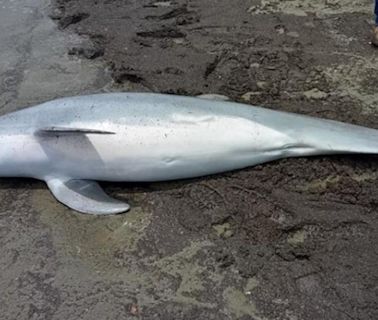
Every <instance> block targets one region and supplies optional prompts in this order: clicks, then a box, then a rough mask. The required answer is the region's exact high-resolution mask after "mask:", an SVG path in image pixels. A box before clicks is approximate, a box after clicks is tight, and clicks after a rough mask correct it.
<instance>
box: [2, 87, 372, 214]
mask: <svg viewBox="0 0 378 320" xmlns="http://www.w3.org/2000/svg"><path fill="white" fill-rule="evenodd" d="M213 98H214V99H213ZM221 99H222V97H219V96H216V95H215V96H211V95H210V96H209V95H206V96H203V97H186V96H175V95H166V94H154V93H108V94H94V95H85V96H77V97H68V98H61V99H57V100H53V101H49V102H45V103H42V104H40V105H37V106H34V107H29V108H26V109H22V110H20V111H16V112H13V113H9V114H6V115H3V116H1V117H0V176H2V177H30V178H36V179H40V180H43V181H45V182H46V183H47V185H48V187H49V189H50V191H51V192H52V194H53V195H54V196H55V197H56V199H57V200H59V201H60V202H62V203H63V204H65V205H66V206H68V207H70V208H72V209H73V210H76V211H79V212H83V213H89V214H97V215H99V214H117V213H121V212H125V211H127V210H128V209H129V208H130V206H129V205H128V204H127V203H124V202H121V201H119V200H116V199H113V198H111V197H109V196H108V195H107V194H106V193H105V192H104V191H103V190H102V189H101V187H100V186H99V184H98V183H97V182H96V181H134V182H136V181H166V180H174V179H185V178H192V177H199V176H204V175H210V174H215V173H220V172H225V171H229V170H235V169H241V168H245V167H249V166H254V165H257V164H261V163H264V162H268V161H273V160H277V159H281V158H287V157H303V156H315V155H321V154H338V153H363V154H365V153H366V154H375V153H378V130H375V129H369V128H365V127H361V126H356V125H352V124H346V123H342V122H337V121H331V120H324V119H319V118H314V117H309V116H304V115H299V114H294V113H287V112H281V111H274V110H270V109H266V108H261V107H255V106H250V105H246V104H240V103H235V102H229V101H223V100H221Z"/></svg>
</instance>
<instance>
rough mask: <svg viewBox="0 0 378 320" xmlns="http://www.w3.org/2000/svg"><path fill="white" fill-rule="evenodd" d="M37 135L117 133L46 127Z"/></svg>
mask: <svg viewBox="0 0 378 320" xmlns="http://www.w3.org/2000/svg"><path fill="white" fill-rule="evenodd" d="M36 133H37V134H40V135H48V134H53V135H60V134H75V133H78V134H115V132H111V131H104V130H98V129H85V128H67V127H46V128H42V129H39V130H38V131H37V132H36Z"/></svg>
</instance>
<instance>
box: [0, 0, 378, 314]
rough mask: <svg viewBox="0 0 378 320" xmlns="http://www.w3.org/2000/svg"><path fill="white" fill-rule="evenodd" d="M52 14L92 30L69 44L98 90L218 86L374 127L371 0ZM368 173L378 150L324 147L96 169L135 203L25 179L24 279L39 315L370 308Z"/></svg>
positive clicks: (376, 249) (373, 219)
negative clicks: (126, 172)
mask: <svg viewBox="0 0 378 320" xmlns="http://www.w3.org/2000/svg"><path fill="white" fill-rule="evenodd" d="M50 16H51V18H52V19H53V20H54V21H55V22H56V24H57V25H58V26H59V28H60V29H61V32H74V33H76V34H78V35H80V36H82V37H84V38H87V39H88V41H87V42H85V45H82V46H73V47H71V48H70V49H69V50H68V54H69V55H71V56H72V59H77V58H80V59H89V60H96V61H97V60H99V61H103V62H104V63H106V64H107V66H108V69H109V72H110V75H111V77H112V79H113V84H112V85H111V86H110V87H108V88H107V90H109V91H152V92H165V93H172V94H184V95H198V94H202V93H219V94H223V95H227V96H229V97H230V98H231V99H232V100H234V101H240V102H245V103H249V104H252V105H261V106H265V107H267V108H272V109H277V110H286V111H292V112H298V113H302V114H308V115H313V116H319V117H323V118H328V119H334V120H340V121H346V122H350V123H355V124H360V125H365V126H369V127H373V128H378V111H377V107H378V104H377V102H378V93H377V91H376V88H377V83H378V72H377V71H378V56H377V54H378V51H376V50H374V49H373V48H371V47H370V46H369V45H368V41H369V31H370V29H369V28H370V26H369V23H370V22H371V19H372V3H371V2H370V1H362V0H359V1H353V0H333V1H318V2H316V3H314V1H309V0H306V1H300V0H298V1H278V0H270V1H268V0H261V1H253V0H251V1H244V0H243V1H242V0H234V1H229V0H211V1H200V0H187V1H184V0H177V1H159V2H154V1H147V0H142V1H125V0H98V1H93V0H81V1H69V0H57V1H55V4H54V7H53V8H52V9H51V14H50ZM377 178H378V157H374V156H333V157H314V158H305V159H287V160H281V161H277V162H273V163H269V164H264V165H261V166H257V167H254V168H250V169H246V170H241V171H238V172H232V173H227V174H222V175H215V176H211V177H206V178H201V179H194V180H187V181H178V182H170V183H154V184H140V185H135V184H104V186H105V189H106V191H107V192H109V193H110V194H112V195H113V196H115V197H117V198H120V199H122V198H125V199H127V200H128V201H129V202H130V203H131V205H132V207H133V209H132V210H131V211H130V212H129V213H127V214H125V215H119V216H115V217H111V218H109V217H105V218H101V217H100V218H94V217H90V216H84V215H79V214H75V213H73V212H71V211H70V210H68V209H67V208H65V207H63V206H62V205H60V204H58V203H56V201H55V200H54V199H53V198H52V197H51V196H50V195H49V193H48V192H47V191H46V190H44V186H43V185H42V184H39V183H32V182H25V183H30V186H31V187H33V188H36V189H38V190H37V192H35V193H34V194H33V196H32V197H31V199H29V200H30V201H31V202H32V206H33V208H34V209H33V210H34V211H36V212H38V213H39V215H38V219H41V221H42V223H43V225H45V226H46V228H48V230H49V231H48V235H47V236H46V237H47V238H48V239H49V241H50V242H49V246H51V248H53V250H52V249H46V257H45V260H43V262H41V263H46V261H47V263H48V264H50V267H49V268H50V269H49V270H50V273H49V276H46V277H47V278H43V275H42V273H38V278H36V276H34V278H33V276H30V277H27V279H28V280H25V281H29V282H30V283H34V285H35V288H36V290H37V292H40V294H42V298H41V299H42V300H38V301H42V302H43V303H44V308H47V311H46V312H47V313H46V312H45V313H43V312H40V313H39V316H38V317H36V318H35V319H63V318H67V317H68V318H70V319H78V318H81V319H93V317H96V316H99V317H100V318H101V319H121V318H122V319H164V320H168V319H175V320H178V319H185V320H188V319H217V320H220V319H244V320H246V319H256V320H260V319H266V320H268V319H269V320H273V319H280V320H281V319H282V320H283V319H285V320H286V319H287V320H301V319H303V320H307V319H318V320H320V319H340V320H341V319H345V320H350V319H364V320H365V319H366V320H368V319H378V304H377V301H378V181H377ZM9 183H10V184H12V183H13V182H9ZM14 192H17V190H16V191H14ZM4 201H5V200H4ZM33 210H30V212H29V214H28V215H27V217H28V218H24V219H30V220H31V221H32V220H33V219H36V217H35V212H34V211H33ZM33 212H34V214H33ZM25 232H26V231H25ZM42 242H43V241H42ZM40 245H41V246H44V244H42V243H41V244H40ZM48 252H53V253H51V255H48V254H47V253H48ZM62 270H64V271H62ZM51 278H53V279H55V280H54V281H53V280H51ZM88 279H90V280H88ZM51 281H53V284H51ZM38 284H39V285H38ZM41 284H42V285H41ZM41 286H42V287H41ZM43 286H44V287H43ZM38 290H39V291H38ZM54 297H55V298H54ZM45 310H46V309H45ZM44 315H46V316H44Z"/></svg>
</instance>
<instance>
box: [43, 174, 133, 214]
mask: <svg viewBox="0 0 378 320" xmlns="http://www.w3.org/2000/svg"><path fill="white" fill-rule="evenodd" d="M46 183H47V185H48V187H49V189H50V191H51V192H52V194H53V195H54V196H55V197H56V199H58V200H59V201H60V202H62V203H63V204H65V205H66V206H67V207H70V208H71V209H74V210H76V211H79V212H82V213H89V214H94V215H109V214H117V213H121V212H125V211H128V210H129V208H130V206H129V205H128V204H127V203H124V202H122V201H119V200H116V199H113V198H111V197H109V196H108V195H107V194H106V193H105V192H104V190H103V189H102V188H101V187H100V186H99V184H98V183H97V182H95V181H91V180H80V179H62V178H52V179H48V180H47V181H46Z"/></svg>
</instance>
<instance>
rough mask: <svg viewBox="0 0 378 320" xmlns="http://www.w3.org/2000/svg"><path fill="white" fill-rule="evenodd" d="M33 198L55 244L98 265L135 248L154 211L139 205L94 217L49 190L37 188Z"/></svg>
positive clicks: (63, 250) (33, 202)
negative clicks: (123, 212) (123, 210)
mask: <svg viewBox="0 0 378 320" xmlns="http://www.w3.org/2000/svg"><path fill="white" fill-rule="evenodd" d="M31 198H32V199H31V202H32V206H33V207H34V208H35V209H36V211H38V213H39V214H40V219H41V221H42V222H43V223H44V224H46V225H47V226H48V227H49V228H50V229H51V233H52V236H53V239H54V244H55V247H56V248H57V249H60V250H61V251H62V252H63V253H65V254H68V255H71V256H75V257H80V258H81V259H82V260H87V261H91V260H92V262H95V263H96V265H99V264H101V265H104V266H106V265H108V264H110V262H109V259H111V257H112V256H113V255H114V253H115V252H116V251H117V250H123V251H129V252H132V251H133V250H135V248H136V245H137V243H138V241H139V240H140V239H141V238H142V237H143V235H144V230H145V229H146V227H148V225H149V224H150V217H151V213H150V212H148V211H147V210H144V209H142V208H141V207H138V206H136V207H134V208H133V209H132V210H131V211H130V212H128V213H127V214H123V215H115V216H93V215H85V214H80V213H76V212H73V211H72V210H70V209H68V208H67V207H65V206H64V205H62V204H60V203H59V202H57V201H56V200H55V199H54V198H53V197H52V195H51V194H50V193H49V191H48V190H36V191H35V192H33V194H32V196H31ZM98 260H100V261H98Z"/></svg>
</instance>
